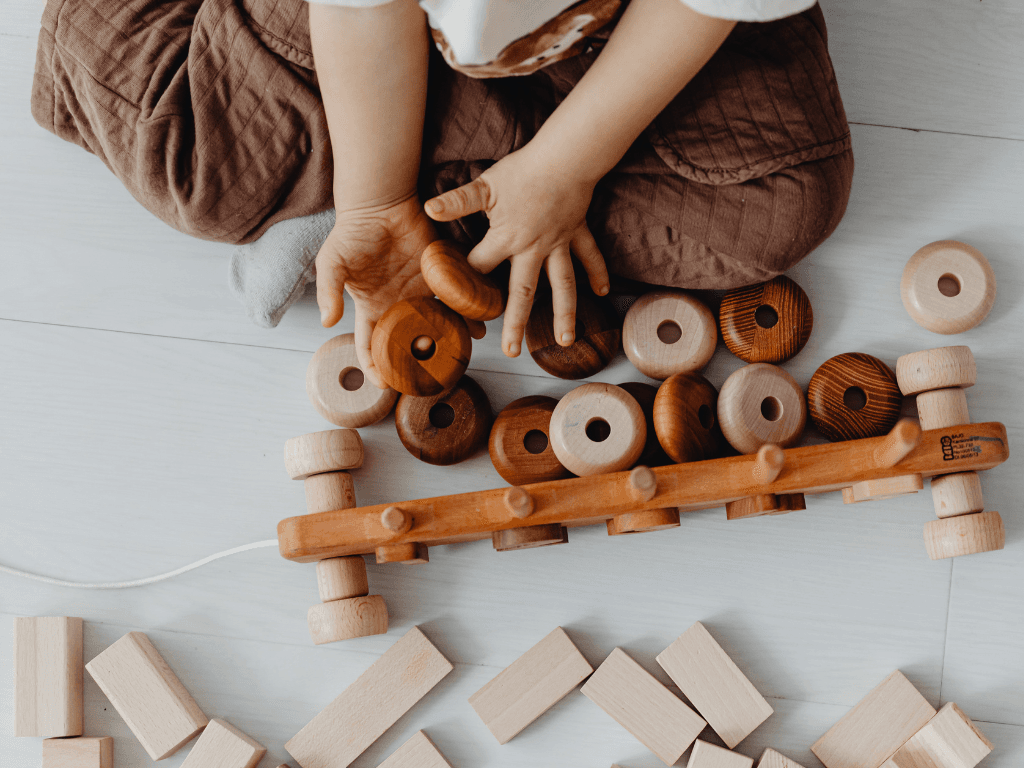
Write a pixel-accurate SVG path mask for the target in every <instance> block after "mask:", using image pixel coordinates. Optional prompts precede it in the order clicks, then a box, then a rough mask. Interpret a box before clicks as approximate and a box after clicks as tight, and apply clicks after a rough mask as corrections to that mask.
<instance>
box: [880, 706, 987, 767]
mask: <svg viewBox="0 0 1024 768" xmlns="http://www.w3.org/2000/svg"><path fill="white" fill-rule="evenodd" d="M992 749H993V747H992V742H991V741H989V740H988V739H987V738H985V734H983V733H982V732H981V731H980V730H978V726H976V725H975V724H974V723H972V722H971V718H969V717H968V716H967V715H965V714H964V713H963V711H962V710H961V709H960V707H958V706H957V705H956V704H954V703H953V702H949V703H948V704H946V705H945V706H943V707H942V709H940V710H939V713H938V714H937V715H935V717H933V718H932V719H931V720H929V721H928V723H927V725H925V726H924V727H923V728H922V729H921V730H919V731H918V732H917V733H915V734H914V735H913V736H911V737H910V740H909V741H907V743H906V744H904V745H903V746H902V747H900V748H899V749H898V750H896V754H894V755H893V756H892V757H890V758H889V759H888V760H886V761H885V762H884V763H882V766H881V768H931V767H932V766H937V768H947V766H949V767H950V768H953V766H955V768H974V766H976V765H977V764H978V763H980V762H981V761H982V760H984V759H985V758H986V757H987V756H988V754H989V753H990V752H991V751H992Z"/></svg>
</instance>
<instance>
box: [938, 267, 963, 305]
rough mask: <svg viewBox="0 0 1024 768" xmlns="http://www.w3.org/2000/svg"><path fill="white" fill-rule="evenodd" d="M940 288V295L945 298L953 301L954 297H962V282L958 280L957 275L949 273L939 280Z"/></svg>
mask: <svg viewBox="0 0 1024 768" xmlns="http://www.w3.org/2000/svg"><path fill="white" fill-rule="evenodd" d="M938 287H939V293H941V294H942V295H943V296H946V297H947V298H950V299H951V298H953V297H954V296H959V295H960V291H961V287H960V281H959V280H958V279H957V276H956V275H954V274H951V273H949V272H947V273H946V274H944V275H943V276H942V277H940V278H939V285H938Z"/></svg>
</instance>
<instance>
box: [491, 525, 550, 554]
mask: <svg viewBox="0 0 1024 768" xmlns="http://www.w3.org/2000/svg"><path fill="white" fill-rule="evenodd" d="M568 541H569V531H568V530H566V529H565V528H563V527H562V526H561V525H559V524H558V523H553V524H551V525H529V526H526V527H525V528H507V529H505V530H503V531H495V532H494V533H493V534H492V535H491V544H492V545H493V546H494V549H495V550H496V551H498V552H512V551H514V550H517V549H533V548H535V547H547V546H551V545H552V544H566V543H567V542H568Z"/></svg>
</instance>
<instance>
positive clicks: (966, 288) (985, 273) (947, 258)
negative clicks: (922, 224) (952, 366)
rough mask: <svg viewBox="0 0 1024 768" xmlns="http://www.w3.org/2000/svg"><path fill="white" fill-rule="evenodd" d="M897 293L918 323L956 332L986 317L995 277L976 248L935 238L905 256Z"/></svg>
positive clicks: (990, 303) (930, 327)
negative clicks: (911, 254) (908, 255)
mask: <svg viewBox="0 0 1024 768" xmlns="http://www.w3.org/2000/svg"><path fill="white" fill-rule="evenodd" d="M900 297H901V298H902V299H903V306H904V307H905V308H906V310H907V313H908V314H909V315H910V317H911V318H913V320H914V322H915V323H917V324H918V325H920V326H921V327H922V328H927V329H928V330H929V331H932V332H934V333H942V334H951V333H962V332H963V331H968V330H970V329H971V328H973V327H974V326H976V325H978V324H979V323H980V322H981V321H982V320H984V319H985V318H986V317H987V316H988V313H989V311H990V310H991V309H992V305H993V304H994V303H995V301H996V276H995V273H994V272H992V266H991V265H990V264H989V263H988V259H986V258H985V256H984V255H983V254H982V252H981V251H979V250H978V249H977V248H975V247H973V246H970V245H967V243H961V242H958V241H957V240H939V241H938V242H934V243H929V244H928V245H926V246H924V247H923V248H921V249H920V250H919V251H918V252H917V253H915V254H914V255H913V256H911V257H910V261H908V262H907V266H906V267H904V268H903V277H902V279H901V280H900Z"/></svg>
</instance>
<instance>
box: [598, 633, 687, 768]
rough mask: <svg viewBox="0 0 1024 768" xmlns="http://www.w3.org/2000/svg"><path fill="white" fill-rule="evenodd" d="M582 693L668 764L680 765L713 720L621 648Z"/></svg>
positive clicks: (612, 655) (612, 654) (608, 659)
mask: <svg viewBox="0 0 1024 768" xmlns="http://www.w3.org/2000/svg"><path fill="white" fill-rule="evenodd" d="M582 693H583V695H584V696H586V697H587V698H588V699H590V700H591V701H592V702H594V703H595V704H597V706H599V707H600V708H601V709H603V710H604V711H605V712H607V713H608V714H609V715H610V716H611V717H612V719H614V720H615V722H617V723H618V724H619V725H621V726H622V727H623V728H625V729H626V730H627V731H629V732H630V733H631V734H633V736H635V737H636V739H637V740H638V741H639V742H640V743H641V744H643V745H644V746H645V747H647V748H648V749H649V750H651V752H653V753H654V754H655V755H657V756H658V758H659V759H660V760H661V761H662V762H663V763H665V765H673V764H675V762H676V761H677V760H678V759H679V758H680V757H682V754H683V752H685V751H686V750H687V748H688V747H689V746H690V745H691V744H692V743H693V742H694V740H695V739H696V738H697V736H698V735H700V732H701V731H702V730H703V729H704V726H705V725H707V723H705V722H704V720H703V719H702V718H701V717H700V716H699V715H698V714H697V713H696V712H694V711H693V710H692V709H690V708H689V707H688V706H686V704H684V703H683V702H682V700H681V699H679V698H678V697H677V696H675V695H674V694H673V693H672V692H671V691H669V690H668V688H666V687H665V686H663V685H662V684H661V683H659V682H658V681H657V680H655V679H654V677H653V676H652V675H651V673H650V672H648V671H647V670H646V669H644V668H643V667H641V666H640V665H639V664H637V663H636V662H635V661H634V660H633V659H632V658H631V657H630V656H629V654H627V653H626V652H625V651H623V650H622V649H621V648H616V649H615V650H613V651H612V652H611V654H609V656H608V658H606V659H605V660H604V662H603V663H602V664H601V666H599V667H598V668H597V671H596V672H594V674H593V675H591V677H590V679H589V680H588V681H587V682H586V683H585V684H584V685H583V688H582Z"/></svg>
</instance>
